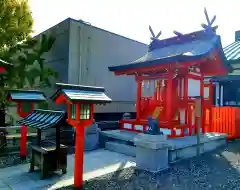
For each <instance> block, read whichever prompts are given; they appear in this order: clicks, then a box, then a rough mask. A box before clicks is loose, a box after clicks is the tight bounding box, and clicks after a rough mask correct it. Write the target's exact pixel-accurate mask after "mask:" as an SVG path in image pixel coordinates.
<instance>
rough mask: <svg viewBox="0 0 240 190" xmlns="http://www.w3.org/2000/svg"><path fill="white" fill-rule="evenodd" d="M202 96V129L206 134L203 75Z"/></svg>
mask: <svg viewBox="0 0 240 190" xmlns="http://www.w3.org/2000/svg"><path fill="white" fill-rule="evenodd" d="M200 96H201V104H202V112H203V113H202V115H201V118H200V119H201V126H200V127H202V133H205V132H206V130H205V117H206V113H205V104H204V102H205V101H204V77H203V75H202V74H201V80H200Z"/></svg>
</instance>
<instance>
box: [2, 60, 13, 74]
mask: <svg viewBox="0 0 240 190" xmlns="http://www.w3.org/2000/svg"><path fill="white" fill-rule="evenodd" d="M9 66H13V65H12V64H11V63H8V62H6V61H3V60H2V59H0V74H5V72H6V67H9Z"/></svg>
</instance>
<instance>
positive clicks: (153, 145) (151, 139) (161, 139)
mask: <svg viewBox="0 0 240 190" xmlns="http://www.w3.org/2000/svg"><path fill="white" fill-rule="evenodd" d="M134 144H135V145H136V146H140V147H142V148H149V149H155V150H157V149H161V148H165V147H168V144H167V136H166V135H149V134H143V133H140V134H138V135H137V136H136V137H135V138H134Z"/></svg>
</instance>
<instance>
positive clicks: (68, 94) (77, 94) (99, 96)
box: [51, 83, 112, 104]
mask: <svg viewBox="0 0 240 190" xmlns="http://www.w3.org/2000/svg"><path fill="white" fill-rule="evenodd" d="M56 87H57V91H56V92H55V94H54V95H53V96H52V97H51V99H53V100H55V101H57V100H59V102H61V103H62V102H64V101H65V99H67V100H69V101H70V102H90V103H97V104H101V103H102V104H105V103H110V102H111V101H112V100H111V99H110V98H109V97H108V96H107V95H106V94H105V89H104V88H103V87H95V86H83V85H74V84H64V83H56ZM59 97H60V98H59ZM58 98H59V99H58Z"/></svg>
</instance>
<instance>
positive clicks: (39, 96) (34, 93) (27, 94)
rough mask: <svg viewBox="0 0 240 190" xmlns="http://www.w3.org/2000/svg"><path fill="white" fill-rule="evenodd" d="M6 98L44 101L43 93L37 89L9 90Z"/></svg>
mask: <svg viewBox="0 0 240 190" xmlns="http://www.w3.org/2000/svg"><path fill="white" fill-rule="evenodd" d="M8 98H9V99H10V100H11V101H15V102H18V101H26V102H39V101H46V97H45V94H44V93H43V92H42V91H38V90H9V92H8Z"/></svg>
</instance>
